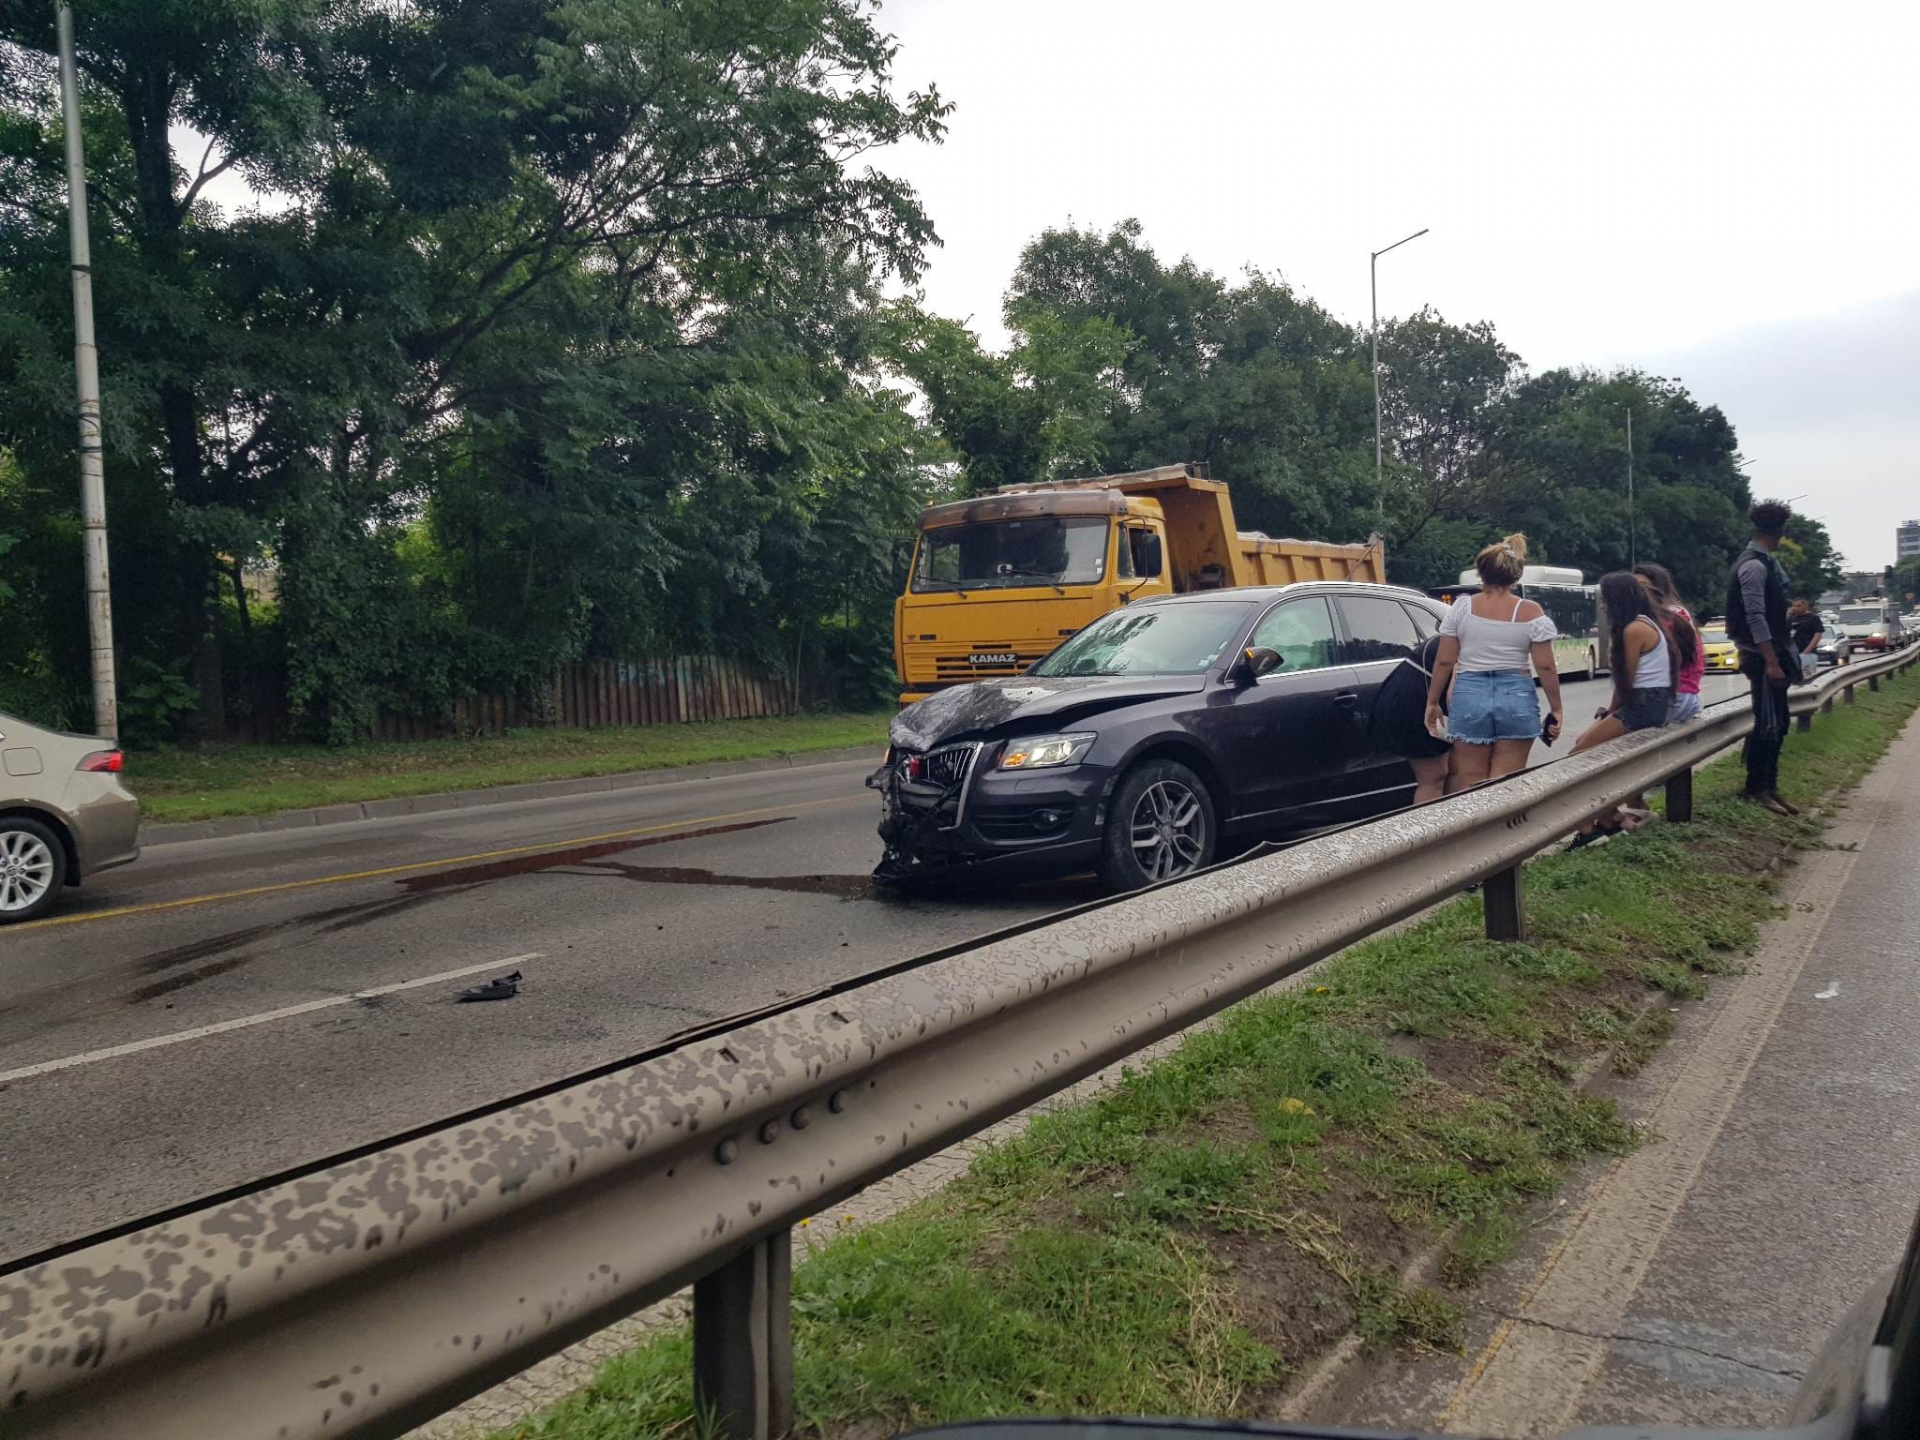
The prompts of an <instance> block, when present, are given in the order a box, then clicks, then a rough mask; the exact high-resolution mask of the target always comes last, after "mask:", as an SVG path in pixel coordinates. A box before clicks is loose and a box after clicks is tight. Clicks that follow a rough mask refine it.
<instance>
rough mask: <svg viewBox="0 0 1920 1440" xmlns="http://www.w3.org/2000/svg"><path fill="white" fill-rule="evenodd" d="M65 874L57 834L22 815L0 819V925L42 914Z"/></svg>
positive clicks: (63, 854) (63, 851) (57, 895)
mask: <svg viewBox="0 0 1920 1440" xmlns="http://www.w3.org/2000/svg"><path fill="white" fill-rule="evenodd" d="M66 878H67V853H66V847H65V846H64V845H62V844H61V843H60V837H59V836H58V835H56V834H54V833H53V831H52V830H51V829H49V828H48V827H47V826H45V825H43V824H41V823H40V822H39V821H38V820H29V819H28V818H27V817H26V816H24V815H9V816H7V817H5V818H4V819H0V925H18V924H19V923H20V922H21V921H23V920H32V919H34V918H35V917H37V916H40V915H44V914H46V913H47V911H49V910H51V909H52V908H53V905H54V902H55V901H57V900H58V899H59V898H60V890H61V887H62V886H63V885H64V884H65V883H66Z"/></svg>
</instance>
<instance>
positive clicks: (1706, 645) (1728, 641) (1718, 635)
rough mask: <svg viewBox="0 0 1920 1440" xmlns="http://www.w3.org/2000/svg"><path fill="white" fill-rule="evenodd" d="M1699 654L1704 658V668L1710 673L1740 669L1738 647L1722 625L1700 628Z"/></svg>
mask: <svg viewBox="0 0 1920 1440" xmlns="http://www.w3.org/2000/svg"><path fill="white" fill-rule="evenodd" d="M1700 653H1701V654H1702V655H1704V656H1705V657H1706V666H1707V669H1708V671H1710V672H1711V671H1715V670H1721V671H1725V670H1738V669H1739V668H1740V647H1739V646H1737V645H1735V644H1734V643H1733V640H1732V638H1731V637H1730V636H1729V635H1728V634H1727V627H1726V626H1724V625H1702V626H1701V627H1700Z"/></svg>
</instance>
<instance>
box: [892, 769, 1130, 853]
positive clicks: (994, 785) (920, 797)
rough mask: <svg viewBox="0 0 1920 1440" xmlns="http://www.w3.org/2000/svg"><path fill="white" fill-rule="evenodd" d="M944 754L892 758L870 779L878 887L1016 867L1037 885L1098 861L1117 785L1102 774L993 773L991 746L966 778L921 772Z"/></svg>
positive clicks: (1092, 771) (1108, 774) (1063, 771)
mask: <svg viewBox="0 0 1920 1440" xmlns="http://www.w3.org/2000/svg"><path fill="white" fill-rule="evenodd" d="M954 748H956V747H946V750H947V751H950V750H952V749H954ZM944 753H945V752H944V751H934V752H932V754H931V755H926V756H915V755H913V754H912V753H910V752H902V751H898V750H896V751H893V752H890V753H889V754H888V757H887V760H886V763H885V764H883V765H882V766H881V767H880V768H879V769H878V770H876V771H874V773H873V774H871V775H869V776H868V777H867V786H868V788H869V789H872V790H876V791H878V792H879V794H880V839H881V842H882V844H883V845H884V846H885V850H884V851H883V853H882V854H881V857H880V863H879V865H878V866H876V867H875V869H874V872H873V878H874V880H875V881H876V882H877V883H880V884H883V885H886V884H901V883H905V882H908V881H912V880H916V879H928V878H932V877H934V876H937V875H945V874H957V873H961V872H966V873H977V872H980V871H982V870H986V869H994V870H1003V869H1013V868H1016V867H1017V868H1019V869H1021V870H1023V871H1027V872H1031V874H1032V875H1033V876H1034V877H1035V878H1038V877H1039V876H1042V875H1047V874H1059V873H1061V872H1062V871H1067V870H1073V869H1076V868H1079V867H1082V866H1084V865H1086V864H1088V863H1090V862H1091V861H1092V860H1093V859H1094V858H1095V857H1096V856H1097V855H1098V854H1099V851H1100V827H1101V825H1102V824H1103V823H1104V820H1105V815H1104V811H1105V808H1106V799H1107V794H1108V792H1109V791H1110V790H1111V789H1112V783H1113V774H1112V772H1111V771H1109V770H1108V769H1106V767H1104V766H1099V765H1087V764H1080V765H1063V766H1060V767H1058V768H1056V769H1046V770H1037V771H1033V772H1031V773H1028V774H1017V773H1012V772H1007V771H1001V770H996V769H995V768H994V764H995V762H996V761H997V760H998V757H999V747H998V746H997V745H993V744H987V745H981V746H979V747H978V748H977V750H976V752H975V754H974V755H973V757H972V759H971V762H970V763H968V764H967V765H965V767H964V768H963V769H958V770H956V768H955V767H954V766H953V765H952V762H951V761H948V762H946V763H945V764H939V763H935V764H929V763H927V762H929V761H935V760H936V757H940V756H942V755H943V754H944ZM916 759H917V760H919V761H920V762H921V763H920V764H919V765H917V766H916V765H914V764H913V762H914V761H915V760H916Z"/></svg>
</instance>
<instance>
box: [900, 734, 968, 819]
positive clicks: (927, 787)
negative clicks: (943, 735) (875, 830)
mask: <svg viewBox="0 0 1920 1440" xmlns="http://www.w3.org/2000/svg"><path fill="white" fill-rule="evenodd" d="M980 750H981V745H980V742H978V741H974V742H972V743H970V744H966V745H946V746H943V747H941V748H940V749H938V750H933V751H929V752H928V753H926V754H920V753H918V752H916V751H912V750H898V751H895V752H894V762H893V765H894V775H895V776H896V777H897V779H898V784H899V791H898V794H899V798H900V799H901V801H902V802H903V803H904V804H905V805H906V807H907V808H908V809H917V810H921V811H923V812H924V811H926V810H928V809H931V808H933V807H936V806H937V807H938V809H939V811H940V814H941V817H942V819H943V820H944V821H946V822H947V823H943V824H942V825H941V826H940V828H941V829H942V830H957V829H959V828H960V822H961V821H962V820H964V819H965V818H966V814H967V782H968V781H969V780H970V779H971V778H972V776H973V767H974V762H975V761H977V760H978V759H979V757H980ZM916 772H917V773H916Z"/></svg>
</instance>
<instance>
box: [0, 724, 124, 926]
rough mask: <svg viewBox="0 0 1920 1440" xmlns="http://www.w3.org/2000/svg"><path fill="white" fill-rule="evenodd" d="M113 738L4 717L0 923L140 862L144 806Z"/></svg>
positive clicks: (39, 910) (41, 909) (0, 739)
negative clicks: (124, 774) (126, 781)
mask: <svg viewBox="0 0 1920 1440" xmlns="http://www.w3.org/2000/svg"><path fill="white" fill-rule="evenodd" d="M125 763H126V759H125V756H124V755H122V753H121V751H120V748H119V747H118V746H117V745H115V744H114V743H113V742H112V741H111V740H102V739H100V738H99V737H98V736H95V735H66V734H62V733H61V732H60V731H58V730H43V729H41V728H40V727H39V726H38V725H29V724H27V722H26V721H24V720H17V719H15V718H14V717H13V716H11V715H4V714H0V925H8V924H15V923H17V922H19V921H21V920H31V919H33V918H34V917H35V916H37V915H43V914H45V913H46V911H47V910H48V909H50V908H51V907H52V905H53V903H54V901H56V900H58V899H59V898H60V891H61V890H62V889H63V888H64V887H66V886H68V885H78V884H79V883H80V882H81V881H82V880H84V879H86V877H87V876H89V875H92V874H94V873H95V872H97V871H101V870H106V869H110V868H112V867H113V866H115V865H125V864H127V863H128V862H129V861H132V860H137V859H139V857H140V838H139V832H140V802H139V801H138V800H135V799H134V798H133V796H132V795H131V794H130V793H128V791H127V788H126V786H124V785H122V784H121V783H120V772H121V769H122V767H123V766H124V765H125Z"/></svg>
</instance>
